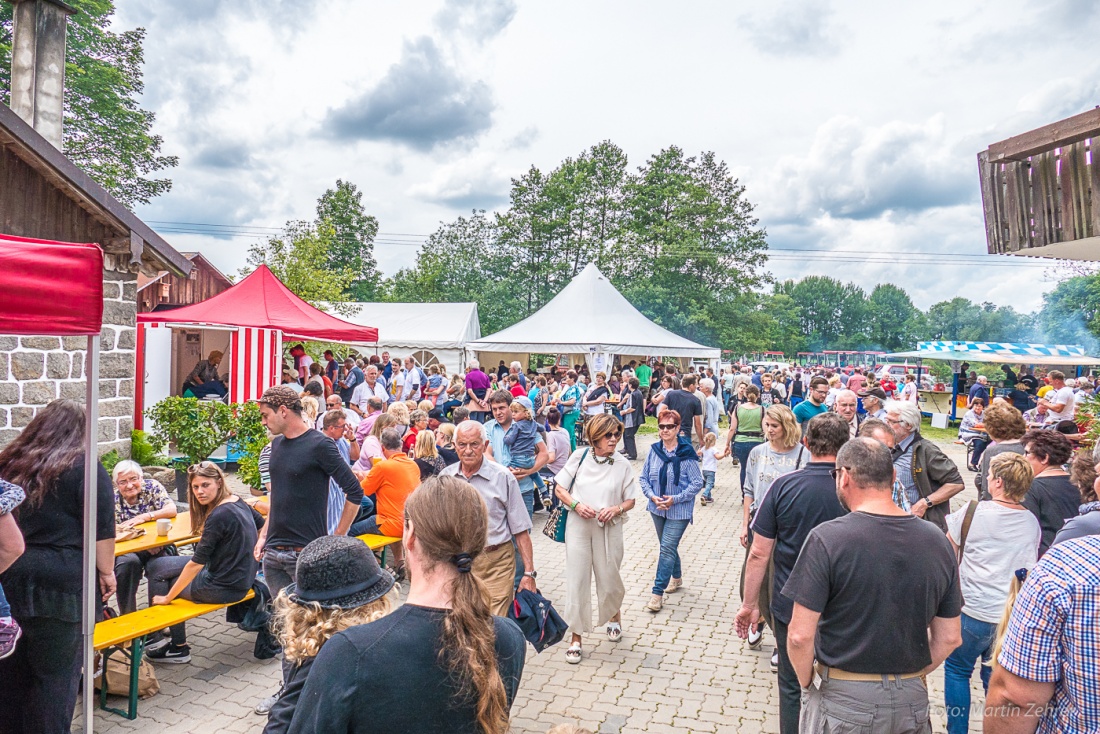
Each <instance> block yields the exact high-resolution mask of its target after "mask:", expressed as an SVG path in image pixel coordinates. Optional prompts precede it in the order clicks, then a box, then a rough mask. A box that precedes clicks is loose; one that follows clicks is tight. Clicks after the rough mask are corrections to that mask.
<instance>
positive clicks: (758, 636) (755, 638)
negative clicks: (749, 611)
mask: <svg viewBox="0 0 1100 734" xmlns="http://www.w3.org/2000/svg"><path fill="white" fill-rule="evenodd" d="M763 640H764V627H763V626H757V627H753V628H752V629H750V630H749V639H748V640H747V642H748V643H749V649H750V650H759V649H760V643H761V642H763Z"/></svg>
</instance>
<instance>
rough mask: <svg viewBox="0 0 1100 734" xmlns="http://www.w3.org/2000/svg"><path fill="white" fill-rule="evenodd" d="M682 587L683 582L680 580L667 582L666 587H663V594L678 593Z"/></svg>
mask: <svg viewBox="0 0 1100 734" xmlns="http://www.w3.org/2000/svg"><path fill="white" fill-rule="evenodd" d="M683 585H684V580H683V579H682V578H678V579H672V580H671V581H669V582H668V586H666V587H665V593H666V594H672V593H673V592H676V591H679V590H680V588H681V587H683Z"/></svg>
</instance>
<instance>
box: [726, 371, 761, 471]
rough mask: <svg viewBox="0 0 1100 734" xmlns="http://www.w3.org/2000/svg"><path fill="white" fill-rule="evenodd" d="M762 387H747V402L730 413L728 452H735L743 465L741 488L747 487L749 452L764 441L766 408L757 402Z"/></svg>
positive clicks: (727, 439) (727, 440) (735, 455)
mask: <svg viewBox="0 0 1100 734" xmlns="http://www.w3.org/2000/svg"><path fill="white" fill-rule="evenodd" d="M759 399H760V388H758V387H757V386H756V385H748V386H746V387H745V402H743V403H741V404H740V405H738V406H737V408H735V409H734V411H733V413H731V414H730V430H729V433H728V434H727V438H726V453H727V454H731V453H732V454H733V455H734V457H736V459H737V463H738V464H740V466H741V490H742V491H744V489H745V470H746V469H747V468H748V465H749V454H750V453H752V450H753V449H754V448H756V447H757V446H759V445H760V444H762V443H764V408H763V407H761V406H760V405H758V404H757V401H758V400H759Z"/></svg>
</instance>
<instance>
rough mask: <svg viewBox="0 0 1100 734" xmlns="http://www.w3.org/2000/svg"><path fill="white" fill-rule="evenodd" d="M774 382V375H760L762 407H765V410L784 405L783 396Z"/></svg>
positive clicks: (766, 373)
mask: <svg viewBox="0 0 1100 734" xmlns="http://www.w3.org/2000/svg"><path fill="white" fill-rule="evenodd" d="M774 382H775V380H774V378H773V377H772V373H770V372H765V373H764V374H762V375H760V405H761V406H763V408H764V410H767V409H768V408H770V407H772V406H773V405H782V404H783V394H782V393H781V392H779V390H777V389H776V388H775V387H774Z"/></svg>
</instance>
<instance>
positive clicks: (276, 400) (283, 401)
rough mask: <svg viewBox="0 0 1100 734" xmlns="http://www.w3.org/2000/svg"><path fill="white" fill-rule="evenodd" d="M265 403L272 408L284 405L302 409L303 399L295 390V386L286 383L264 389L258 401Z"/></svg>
mask: <svg viewBox="0 0 1100 734" xmlns="http://www.w3.org/2000/svg"><path fill="white" fill-rule="evenodd" d="M256 402H257V403H261V404H263V405H270V406H271V407H272V408H275V409H278V408H281V407H282V406H284V405H285V406H286V407H288V408H295V407H296V408H297V409H298V410H301V409H302V401H301V399H300V398H299V397H298V393H296V392H294V389H293V388H290V387H287V386H286V385H276V386H275V387H269V388H267V389H266V390H264V394H263V395H261V396H260V398H259V399H258V400H257V401H256Z"/></svg>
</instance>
